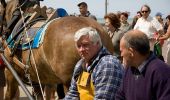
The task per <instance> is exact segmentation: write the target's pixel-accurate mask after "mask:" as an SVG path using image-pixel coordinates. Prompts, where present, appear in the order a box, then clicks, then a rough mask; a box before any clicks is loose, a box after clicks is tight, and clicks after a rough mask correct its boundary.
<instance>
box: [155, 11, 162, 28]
mask: <svg viewBox="0 0 170 100" xmlns="http://www.w3.org/2000/svg"><path fill="white" fill-rule="evenodd" d="M162 15H163V14H162V13H161V12H157V13H156V15H155V18H156V19H157V21H158V22H159V23H160V24H161V25H162V27H164V22H163V18H162Z"/></svg>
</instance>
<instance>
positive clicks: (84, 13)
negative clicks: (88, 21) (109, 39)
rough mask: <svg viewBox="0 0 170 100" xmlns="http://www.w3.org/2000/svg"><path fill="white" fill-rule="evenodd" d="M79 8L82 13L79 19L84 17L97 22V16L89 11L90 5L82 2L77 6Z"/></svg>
mask: <svg viewBox="0 0 170 100" xmlns="http://www.w3.org/2000/svg"><path fill="white" fill-rule="evenodd" d="M77 6H78V7H79V11H80V14H79V15H78V16H79V17H80V16H83V17H90V18H92V19H94V20H97V18H96V16H94V15H92V14H91V13H90V12H89V11H88V5H87V3H86V2H81V3H79V4H78V5H77Z"/></svg>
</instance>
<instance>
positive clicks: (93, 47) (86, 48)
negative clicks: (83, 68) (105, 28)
mask: <svg viewBox="0 0 170 100" xmlns="http://www.w3.org/2000/svg"><path fill="white" fill-rule="evenodd" d="M76 48H77V51H78V53H79V55H80V56H81V58H82V59H84V60H85V61H86V62H89V61H90V60H91V59H92V58H93V57H94V56H95V55H96V54H97V52H98V50H99V43H93V42H92V41H91V40H90V38H89V36H88V35H85V36H82V37H81V38H80V39H79V40H78V41H77V42H76Z"/></svg>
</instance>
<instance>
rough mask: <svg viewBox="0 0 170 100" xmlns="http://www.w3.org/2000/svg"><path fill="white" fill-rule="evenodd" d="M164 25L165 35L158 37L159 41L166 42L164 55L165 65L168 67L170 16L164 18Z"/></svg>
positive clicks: (169, 57)
mask: <svg viewBox="0 0 170 100" xmlns="http://www.w3.org/2000/svg"><path fill="white" fill-rule="evenodd" d="M166 24H167V26H168V29H167V30H166V31H165V32H166V33H165V34H164V35H162V36H161V37H159V40H160V41H161V40H167V48H168V50H167V53H166V63H167V64H169V65H170V15H168V16H167V17H166Z"/></svg>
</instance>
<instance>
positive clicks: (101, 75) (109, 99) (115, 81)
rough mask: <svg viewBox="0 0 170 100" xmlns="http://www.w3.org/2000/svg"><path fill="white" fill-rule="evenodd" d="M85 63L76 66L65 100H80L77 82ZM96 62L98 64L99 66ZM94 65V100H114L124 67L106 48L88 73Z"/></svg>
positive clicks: (103, 48)
mask: <svg viewBox="0 0 170 100" xmlns="http://www.w3.org/2000/svg"><path fill="white" fill-rule="evenodd" d="M103 54H105V56H103V57H101V56H102V55H103ZM83 62H84V61H83V60H82V59H81V60H80V61H79V62H78V63H77V64H76V66H75V69H74V74H73V77H72V81H71V86H70V88H69V92H68V93H67V95H66V97H65V100H79V92H78V90H77V84H76V82H77V78H78V76H79V75H80V73H81V72H82V71H83V68H82V64H83ZM95 62H97V64H96V63H95ZM93 64H95V67H94V69H93V71H92V75H91V78H92V81H93V84H94V87H95V96H94V100H99V99H102V100H114V98H115V93H116V92H117V90H118V88H119V86H120V84H121V82H122V76H123V67H122V65H121V63H120V62H119V60H118V59H117V58H116V57H114V56H112V55H111V54H110V53H109V52H108V51H107V50H106V48H105V47H102V49H101V50H100V51H99V53H98V55H97V56H96V57H95V58H94V60H93V62H92V64H91V65H90V66H89V67H88V68H87V72H89V71H90V69H91V66H93Z"/></svg>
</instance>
